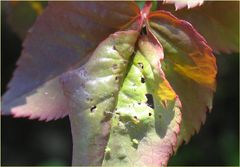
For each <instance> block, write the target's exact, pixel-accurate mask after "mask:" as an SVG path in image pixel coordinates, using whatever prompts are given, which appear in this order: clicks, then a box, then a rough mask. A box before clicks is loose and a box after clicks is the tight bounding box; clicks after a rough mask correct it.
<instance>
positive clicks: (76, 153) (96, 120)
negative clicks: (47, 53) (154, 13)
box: [62, 30, 138, 165]
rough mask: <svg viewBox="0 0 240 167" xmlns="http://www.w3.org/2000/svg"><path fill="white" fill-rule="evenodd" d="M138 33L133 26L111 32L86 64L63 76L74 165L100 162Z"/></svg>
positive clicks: (97, 163) (98, 163)
mask: <svg viewBox="0 0 240 167" xmlns="http://www.w3.org/2000/svg"><path fill="white" fill-rule="evenodd" d="M137 37H138V32H137V31H133V30H130V31H122V32H121V31H120V32H117V33H114V34H112V35H110V36H109V37H108V38H107V39H106V40H104V41H103V42H102V43H101V44H100V45H99V46H98V47H97V49H96V50H95V51H94V52H93V54H92V56H91V58H90V59H89V61H88V62H87V63H86V64H84V65H83V66H81V67H80V68H79V69H76V70H74V71H71V72H68V73H66V74H65V75H63V76H62V83H63V88H64V92H65V94H66V97H67V98H66V99H67V100H68V102H69V104H70V106H71V112H70V120H71V128H72V134H73V144H74V146H73V165H100V164H101V161H102V158H103V155H104V149H105V145H106V142H107V138H108V134H109V126H110V124H109V121H110V118H111V115H112V114H113V110H114V108H115V105H116V102H117V96H118V92H119V89H120V86H121V83H122V80H123V79H124V76H125V74H126V69H127V66H128V64H129V60H130V57H131V55H132V53H133V51H134V45H135V42H136V40H137ZM79 127H81V128H79Z"/></svg>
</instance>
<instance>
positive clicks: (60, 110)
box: [2, 2, 139, 120]
mask: <svg viewBox="0 0 240 167" xmlns="http://www.w3.org/2000/svg"><path fill="white" fill-rule="evenodd" d="M20 3H21V2H20ZM138 17H139V9H138V8H137V6H136V4H135V3H133V2H49V4H48V6H47V7H46V9H45V10H44V12H43V13H42V14H41V15H40V16H39V17H38V18H37V21H36V22H35V24H34V26H33V27H32V28H31V31H30V32H29V34H28V35H27V37H26V39H25V41H24V43H23V47H24V49H23V51H22V54H21V57H20V59H19V60H18V62H17V66H18V67H17V69H16V71H15V73H14V76H13V78H12V80H11V82H10V83H9V85H8V88H9V90H8V91H7V92H6V93H5V94H4V96H3V105H2V106H3V108H2V111H3V114H13V115H14V116H15V117H29V118H31V119H36V118H38V119H40V120H52V119H57V118H61V117H64V116H65V115H67V114H68V112H69V111H68V110H69V109H68V105H67V104H66V102H65V97H64V95H63V91H62V89H61V85H60V84H59V82H58V80H59V76H60V75H61V74H63V73H65V72H67V71H68V70H70V69H75V68H78V67H79V66H80V65H82V64H84V63H85V62H86V61H87V60H88V58H89V57H88V55H89V54H91V52H92V51H93V50H94V49H95V48H96V46H97V45H98V44H99V43H100V42H101V41H102V40H104V39H105V38H106V37H107V36H108V35H109V34H111V33H113V32H115V31H118V30H119V29H127V28H129V26H130V24H132V23H133V22H135V21H136V20H137V19H138ZM106 18H108V19H106ZM132 29H134V27H132Z"/></svg>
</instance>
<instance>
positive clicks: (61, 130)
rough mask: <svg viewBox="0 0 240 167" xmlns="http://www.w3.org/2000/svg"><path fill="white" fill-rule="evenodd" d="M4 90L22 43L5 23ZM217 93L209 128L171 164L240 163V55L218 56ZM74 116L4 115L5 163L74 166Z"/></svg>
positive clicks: (2, 127)
mask: <svg viewBox="0 0 240 167" xmlns="http://www.w3.org/2000/svg"><path fill="white" fill-rule="evenodd" d="M1 27H2V29H1V33H2V36H1V37H2V39H1V40H2V42H1V48H2V49H1V55H2V56H1V59H2V62H1V72H2V73H1V74H2V75H1V81H2V83H1V90H2V93H4V92H5V91H6V85H7V83H8V82H9V80H10V79H11V77H12V74H13V71H14V69H15V68H16V66H15V63H16V61H17V59H18V57H19V55H20V52H21V40H20V39H19V38H18V37H17V36H16V34H14V33H13V32H12V31H11V29H10V27H8V26H7V24H6V20H5V17H4V15H2V22H1ZM216 57H217V64H218V70H219V71H218V75H217V81H218V85H217V92H216V94H215V98H214V103H213V110H212V113H211V114H208V117H207V120H206V123H205V125H204V126H203V127H202V128H201V130H200V133H199V134H197V135H195V136H194V137H193V138H192V139H191V141H190V142H189V143H188V144H187V145H183V146H182V147H180V149H179V150H178V152H177V154H176V155H175V156H173V158H172V159H171V160H170V163H169V165H235V166H238V165H239V55H238V54H230V55H223V54H221V55H216ZM71 147H72V141H71V131H70V124H69V120H68V118H64V119H61V120H58V121H50V122H38V121H36V120H27V119H13V118H12V117H5V116H4V117H1V160H2V161H1V165H70V164H71V152H72V148H71Z"/></svg>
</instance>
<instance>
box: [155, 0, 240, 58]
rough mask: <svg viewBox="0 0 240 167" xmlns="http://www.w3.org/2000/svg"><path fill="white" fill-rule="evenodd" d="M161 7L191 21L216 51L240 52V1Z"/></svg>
mask: <svg viewBox="0 0 240 167" xmlns="http://www.w3.org/2000/svg"><path fill="white" fill-rule="evenodd" d="M160 8H161V9H162V10H168V11H171V12H172V13H173V14H174V15H175V16H177V17H179V18H181V19H184V20H186V21H188V22H190V23H191V24H192V25H193V26H194V27H195V28H196V29H197V30H198V32H199V33H200V34H202V35H203V36H204V37H205V38H206V40H207V41H208V44H209V45H210V46H211V47H212V48H213V49H214V51H215V52H224V53H230V52H239V1H221V2H220V1H211V2H210V1H206V2H205V3H204V5H202V6H200V7H196V8H193V9H191V10H187V9H183V10H179V11H174V10H173V9H172V8H169V7H166V6H165V5H161V6H160Z"/></svg>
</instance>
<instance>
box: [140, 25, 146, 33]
mask: <svg viewBox="0 0 240 167" xmlns="http://www.w3.org/2000/svg"><path fill="white" fill-rule="evenodd" d="M140 34H141V35H147V29H146V26H144V27H143V28H142V30H141V32H140Z"/></svg>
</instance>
